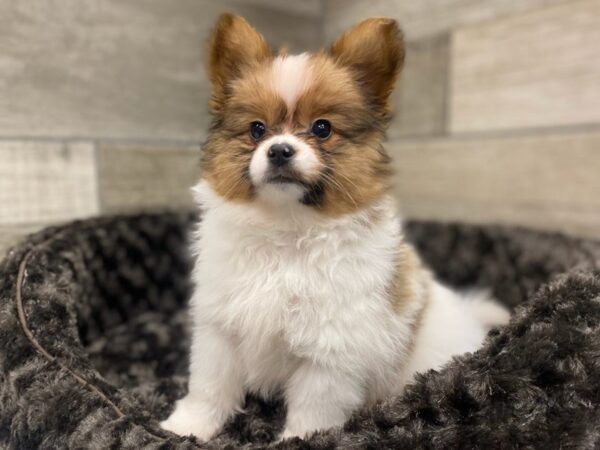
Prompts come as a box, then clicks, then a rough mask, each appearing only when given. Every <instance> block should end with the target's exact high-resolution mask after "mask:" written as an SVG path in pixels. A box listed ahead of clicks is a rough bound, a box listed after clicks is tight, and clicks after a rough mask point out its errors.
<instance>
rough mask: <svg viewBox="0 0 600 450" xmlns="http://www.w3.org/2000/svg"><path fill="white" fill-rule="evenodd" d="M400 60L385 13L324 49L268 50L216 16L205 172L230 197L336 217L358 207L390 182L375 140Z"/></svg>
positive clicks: (241, 24)
mask: <svg viewBox="0 0 600 450" xmlns="http://www.w3.org/2000/svg"><path fill="white" fill-rule="evenodd" d="M403 60H404V44H403V41H402V36H401V32H400V30H399V28H398V25H397V23H396V22H395V21H394V20H391V19H385V18H376V19H368V20H365V21H363V22H361V23H359V24H358V25H357V26H355V27H354V28H352V29H351V30H350V31H348V32H347V33H345V34H343V35H342V36H341V37H340V38H339V39H338V40H337V41H336V42H335V43H334V44H333V45H332V46H331V48H330V49H328V50H322V51H319V52H316V53H313V54H309V53H302V54H300V55H287V54H279V55H275V54H273V53H272V51H271V49H270V48H269V46H268V45H267V43H266V41H265V40H264V38H263V37H262V36H261V35H260V34H259V33H258V32H257V31H256V30H255V29H253V28H252V27H251V26H250V25H249V24H248V23H247V22H246V21H245V20H244V19H243V18H241V17H239V16H235V15H231V14H225V15H223V16H221V17H220V18H219V20H218V22H217V24H216V27H215V29H214V31H213V33H212V36H211V38H210V42H209V48H208V72H209V76H210V80H211V82H212V85H213V92H212V98H211V108H212V111H213V116H214V119H213V123H212V126H211V129H210V132H209V135H208V138H207V141H206V143H205V145H204V147H203V160H202V161H203V176H204V178H205V179H206V180H207V181H208V182H209V183H210V185H211V186H212V188H213V189H214V191H215V192H217V194H219V195H220V196H221V197H223V198H224V199H225V200H227V201H237V202H258V203H261V202H262V203H272V204H278V203H285V204H291V203H293V204H297V205H299V207H305V208H313V209H315V210H317V211H319V212H322V213H324V214H329V215H333V216H337V215H341V214H345V213H349V212H352V211H355V210H357V209H360V208H364V207H365V206H367V205H368V204H369V203H371V202H373V201H375V200H377V199H378V198H380V197H381V196H382V195H383V194H384V193H385V192H386V190H387V189H388V187H389V182H390V173H389V167H388V163H389V158H388V155H387V154H386V152H385V150H384V149H383V147H382V145H381V142H382V139H383V137H384V132H385V129H386V127H387V123H388V121H389V115H390V105H389V96H390V94H391V92H392V90H393V87H394V84H395V81H396V78H397V76H398V73H399V71H400V69H401V66H402V63H403Z"/></svg>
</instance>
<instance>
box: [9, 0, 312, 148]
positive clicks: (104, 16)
mask: <svg viewBox="0 0 600 450" xmlns="http://www.w3.org/2000/svg"><path fill="white" fill-rule="evenodd" d="M244 3H246V2H244ZM291 9H292V10H294V9H297V8H291ZM224 10H234V11H237V12H239V13H240V14H243V15H244V16H246V17H247V18H248V20H249V21H250V22H252V23H253V24H255V25H256V26H257V28H259V29H260V31H261V32H263V33H264V34H265V36H266V38H267V39H268V40H269V41H271V42H272V43H273V44H275V45H276V46H279V45H282V44H284V43H288V44H290V47H291V48H292V49H297V48H301V49H304V48H307V47H308V48H312V47H314V46H316V44H317V42H318V41H319V40H320V37H321V27H320V25H319V22H318V21H317V20H315V19H314V18H313V17H311V16H307V15H297V14H292V13H287V12H282V11H274V10H272V9H269V8H268V7H267V6H260V5H259V6H256V5H253V4H250V3H248V4H237V3H232V2H230V1H227V2H216V1H211V0H180V1H178V2H176V5H175V4H174V3H172V2H168V1H164V0H131V1H129V0H128V1H120V0H60V1H57V0H55V1H46V0H29V1H27V2H19V1H16V2H10V1H5V2H0V98H1V99H2V107H1V108H0V136H5V137H6V136H8V137H20V136H38V137H42V136H53V137H73V136H75V137H81V136H85V137H118V138H143V139H152V138H161V139H179V140H190V139H198V138H200V137H201V136H202V135H203V133H204V131H205V128H206V126H207V123H208V116H207V100H208V95H209V87H208V83H207V80H206V77H205V75H204V68H203V63H202V61H203V50H204V42H205V39H206V37H207V35H208V30H209V29H210V28H211V27H212V25H213V22H214V20H215V18H216V16H217V15H218V14H219V13H221V12H223V11H224Z"/></svg>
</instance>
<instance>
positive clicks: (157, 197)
mask: <svg viewBox="0 0 600 450" xmlns="http://www.w3.org/2000/svg"><path fill="white" fill-rule="evenodd" d="M199 159H200V149H199V146H194V145H190V146H182V147H175V146H172V147H164V146H156V145H155V146H148V145H146V146H139V145H138V146H136V145H131V144H102V145H100V147H99V151H98V182H99V191H100V205H101V209H102V212H103V213H114V212H128V211H140V210H145V209H153V208H175V209H176V208H187V207H191V206H192V205H193V202H192V196H191V191H190V188H191V187H192V186H193V185H194V184H196V183H197V182H198V180H199V178H200V175H199V174H200V169H199Z"/></svg>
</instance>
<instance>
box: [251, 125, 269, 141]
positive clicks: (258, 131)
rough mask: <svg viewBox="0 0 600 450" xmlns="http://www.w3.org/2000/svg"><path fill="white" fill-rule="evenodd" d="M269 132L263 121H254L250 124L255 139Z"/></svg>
mask: <svg viewBox="0 0 600 450" xmlns="http://www.w3.org/2000/svg"><path fill="white" fill-rule="evenodd" d="M266 132H267V127H265V124H264V123H262V122H258V121H257V122H252V123H251V124H250V135H251V136H252V138H253V139H256V140H258V139H260V138H261V137H263V136H264V135H265V133H266Z"/></svg>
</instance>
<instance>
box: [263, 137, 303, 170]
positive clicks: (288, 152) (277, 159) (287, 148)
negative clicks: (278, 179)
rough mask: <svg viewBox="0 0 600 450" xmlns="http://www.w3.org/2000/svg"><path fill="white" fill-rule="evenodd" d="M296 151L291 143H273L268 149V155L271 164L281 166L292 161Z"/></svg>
mask: <svg viewBox="0 0 600 450" xmlns="http://www.w3.org/2000/svg"><path fill="white" fill-rule="evenodd" d="M294 153H296V152H295V151H294V148H293V147H292V146H291V145H290V144H285V143H284V144H273V145H271V147H270V148H269V150H268V151H267V157H268V158H269V162H270V163H271V164H273V165H274V166H276V167H281V166H285V165H286V164H287V163H288V162H290V160H291V159H292V156H294Z"/></svg>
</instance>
